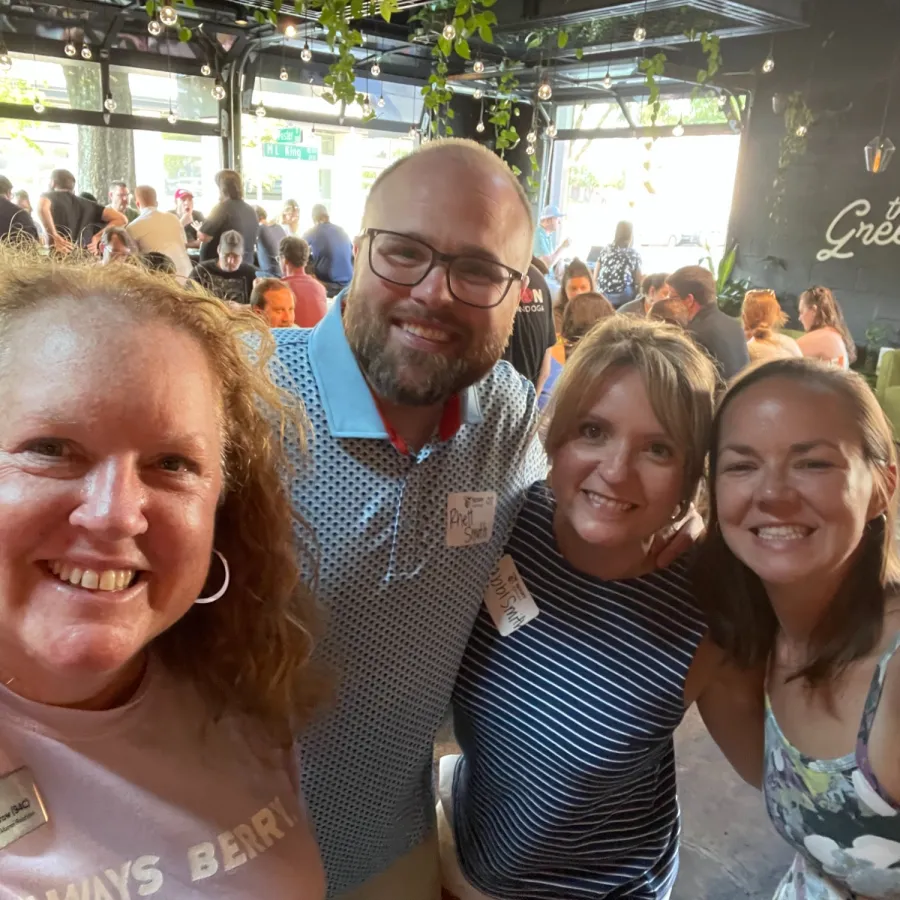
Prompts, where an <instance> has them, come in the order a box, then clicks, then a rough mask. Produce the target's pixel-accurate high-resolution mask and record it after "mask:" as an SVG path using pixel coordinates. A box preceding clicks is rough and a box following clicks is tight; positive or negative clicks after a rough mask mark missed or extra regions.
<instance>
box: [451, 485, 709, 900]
mask: <svg viewBox="0 0 900 900" xmlns="http://www.w3.org/2000/svg"><path fill="white" fill-rule="evenodd" d="M554 506H555V504H554V500H553V495H552V494H551V492H550V490H549V488H548V487H547V486H546V484H544V483H543V482H539V483H537V484H535V485H532V487H531V488H530V489H529V491H528V497H527V500H526V502H525V505H524V507H523V508H522V511H521V512H520V514H519V517H518V520H517V522H516V525H515V528H514V530H513V533H512V536H511V538H510V540H509V544H508V545H507V553H509V554H510V555H511V556H512V558H513V560H514V562H515V564H516V567H517V568H518V570H519V573H520V575H521V576H522V578H523V580H524V582H525V584H526V586H527V587H528V589H529V591H530V592H531V595H532V597H533V598H534V600H535V603H536V604H537V606H538V609H539V610H540V614H539V615H538V617H537V618H536V619H533V620H532V621H531V622H528V623H527V624H526V625H524V626H523V627H522V628H520V629H519V630H518V631H516V632H514V633H513V634H512V635H510V636H509V637H506V638H503V637H500V634H499V632H498V631H497V629H496V628H495V627H494V624H493V622H492V621H491V618H490V616H489V614H488V612H487V610H486V609H484V608H483V607H482V609H481V611H480V612H479V614H478V619H477V620H476V623H475V628H474V631H473V632H472V637H471V639H470V641H469V646H468V649H467V650H466V655H465V658H464V660H463V664H462V669H461V670H460V674H459V678H458V681H457V685H456V690H455V693H454V726H455V730H456V737H457V740H458V741H459V744H460V747H461V748H462V750H463V753H464V757H463V759H462V760H461V761H460V764H459V765H458V766H457V767H456V772H455V777H454V784H453V821H454V830H455V836H456V845H457V853H458V856H459V861H460V865H461V866H462V870H463V872H464V873H465V875H466V878H467V879H468V880H469V881H470V882H471V883H472V884H473V885H474V886H475V887H476V888H478V889H479V890H480V891H483V892H484V893H486V894H489V895H491V896H494V897H498V898H501V900H539V898H540V900H550V898H553V900H558V898H563V897H565V898H591V900H594V898H597V897H608V898H624V897H628V898H640V900H657V898H662V897H665V896H666V894H667V893H668V891H669V890H670V889H671V887H672V884H673V882H674V880H675V875H676V873H677V868H678V836H679V831H680V827H679V817H678V803H677V800H676V796H675V755H674V747H673V741H672V734H673V732H674V730H675V728H676V727H677V726H678V723H679V722H680V721H681V719H682V717H683V715H684V683H685V678H686V676H687V672H688V669H689V668H690V665H691V662H692V660H693V657H694V653H695V651H696V649H697V646H698V645H699V643H700V641H701V639H702V638H703V635H704V633H705V631H706V627H705V624H704V621H703V617H702V615H701V613H700V611H699V609H698V608H697V607H696V605H695V603H694V600H693V597H692V595H691V593H690V588H689V583H688V579H687V576H686V564H685V563H684V561H681V560H680V561H678V562H676V563H675V564H674V565H672V566H671V567H670V568H668V569H665V570H661V571H658V572H653V573H651V574H649V575H646V576H644V577H642V578H634V579H630V580H626V581H602V580H601V579H599V578H594V577H591V576H589V575H585V574H583V573H581V572H579V571H577V570H576V569H574V568H573V567H572V566H570V565H569V564H568V563H567V562H566V560H565V559H564V558H563V557H562V555H561V554H560V552H559V550H558V549H557V546H556V539H555V537H554V533H553V512H554Z"/></svg>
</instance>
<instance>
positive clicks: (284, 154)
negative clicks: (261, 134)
mask: <svg viewBox="0 0 900 900" xmlns="http://www.w3.org/2000/svg"><path fill="white" fill-rule="evenodd" d="M262 146H263V156H264V157H266V158H267V159H302V160H306V161H308V162H316V161H317V160H318V159H319V151H318V149H317V148H315V147H303V146H301V145H299V144H271V143H268V142H264V143H263V145H262Z"/></svg>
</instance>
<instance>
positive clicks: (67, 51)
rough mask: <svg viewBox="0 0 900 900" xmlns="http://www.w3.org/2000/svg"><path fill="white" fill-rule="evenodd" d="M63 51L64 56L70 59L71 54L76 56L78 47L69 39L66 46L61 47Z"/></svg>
mask: <svg viewBox="0 0 900 900" xmlns="http://www.w3.org/2000/svg"><path fill="white" fill-rule="evenodd" d="M63 52H64V53H65V54H66V56H68V57H69V59H71V58H72V57H73V56H78V48H77V47H76V46H75V45H74V44H73V43H72V42H71V41H69V42H68V43H67V44H66V46H65V47H63Z"/></svg>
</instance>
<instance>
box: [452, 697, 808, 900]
mask: <svg viewBox="0 0 900 900" xmlns="http://www.w3.org/2000/svg"><path fill="white" fill-rule="evenodd" d="M675 749H676V757H677V760H678V797H679V801H680V802H681V812H682V829H683V830H682V840H681V869H680V871H679V875H678V881H677V883H676V884H675V890H674V891H673V893H672V900H747V898H751V900H770V898H771V897H772V894H773V893H774V890H775V887H776V886H777V884H778V882H779V880H780V879H781V876H782V875H783V874H784V872H785V871H786V870H787V867H788V865H789V864H790V861H791V852H790V850H789V848H788V846H787V844H785V843H784V842H783V841H782V840H781V838H780V837H779V836H778V835H777V834H776V833H775V831H774V829H773V828H772V826H771V825H770V824H769V820H768V817H767V816H766V811H765V807H764V805H763V801H762V796H761V794H760V793H759V792H758V791H756V790H754V789H753V788H751V787H748V786H747V785H746V784H744V782H743V781H741V779H740V778H738V776H737V775H736V774H735V773H734V772H733V770H732V769H731V767H730V766H729V765H728V763H727V762H725V758H724V757H723V756H722V754H721V753H720V752H719V748H718V747H716V745H715V744H714V743H713V741H712V740H711V738H710V737H709V735H708V734H707V733H706V729H705V728H704V727H703V723H702V722H701V721H700V717H699V715H697V713H696V711H695V710H691V711H690V712H689V713H688V715H687V716H685V720H684V722H683V723H682V725H681V727H680V728H679V729H678V731H677V733H676V735H675ZM456 752H458V749H457V747H456V744H454V743H453V732H452V728H451V726H450V724H449V723H448V724H447V725H446V726H445V727H444V728H443V729H442V730H441V733H440V735H439V736H438V743H437V745H436V747H435V759H438V758H440V757H441V756H443V755H444V754H445V753H456Z"/></svg>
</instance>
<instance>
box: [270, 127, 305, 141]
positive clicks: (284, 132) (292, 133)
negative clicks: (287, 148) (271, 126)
mask: <svg viewBox="0 0 900 900" xmlns="http://www.w3.org/2000/svg"><path fill="white" fill-rule="evenodd" d="M276 140H277V141H278V143H279V144H299V143H300V142H301V141H302V140H303V129H302V128H296V127H289V128H279V129H278V137H277V139H276Z"/></svg>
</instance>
